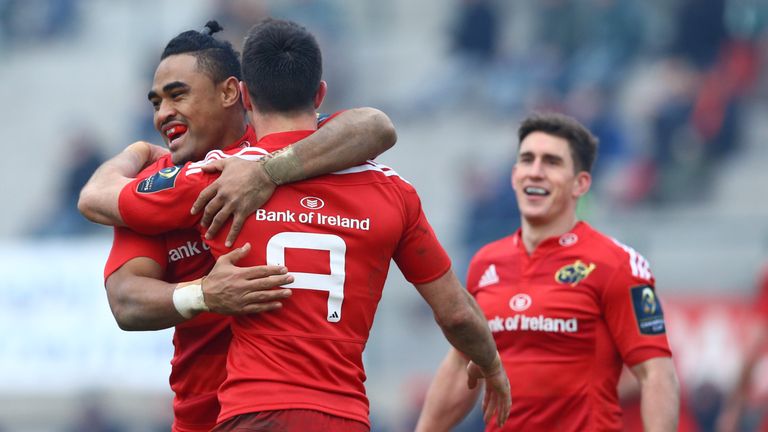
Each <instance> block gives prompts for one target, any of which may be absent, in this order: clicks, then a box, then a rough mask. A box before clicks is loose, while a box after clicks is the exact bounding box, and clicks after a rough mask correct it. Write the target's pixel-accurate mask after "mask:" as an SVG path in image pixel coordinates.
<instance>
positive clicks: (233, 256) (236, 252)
mask: <svg viewBox="0 0 768 432" xmlns="http://www.w3.org/2000/svg"><path fill="white" fill-rule="evenodd" d="M250 251H251V244H250V243H246V244H244V245H242V246H240V247H239V248H237V249H233V250H232V251H231V252H229V253H226V254H224V255H222V256H220V257H219V259H218V260H217V261H221V262H228V263H230V264H236V263H237V262H238V261H240V260H241V259H242V258H243V257H244V256H246V255H248V253H249V252H250Z"/></svg>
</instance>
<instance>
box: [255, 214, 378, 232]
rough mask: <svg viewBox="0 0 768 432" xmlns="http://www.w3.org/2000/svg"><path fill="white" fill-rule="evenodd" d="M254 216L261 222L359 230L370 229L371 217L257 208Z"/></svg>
mask: <svg viewBox="0 0 768 432" xmlns="http://www.w3.org/2000/svg"><path fill="white" fill-rule="evenodd" d="M255 217H256V220H257V221H262V222H294V223H295V222H298V223H301V224H307V225H328V226H338V227H342V228H350V229H356V230H361V231H369V230H370V229H371V218H365V219H356V218H348V217H344V216H341V215H339V214H334V215H327V214H323V213H320V212H315V211H309V212H302V213H296V212H294V211H291V210H283V211H274V210H264V209H258V210H256V213H255Z"/></svg>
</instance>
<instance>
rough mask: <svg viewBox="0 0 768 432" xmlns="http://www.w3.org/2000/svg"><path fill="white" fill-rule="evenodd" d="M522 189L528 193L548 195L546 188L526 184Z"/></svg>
mask: <svg viewBox="0 0 768 432" xmlns="http://www.w3.org/2000/svg"><path fill="white" fill-rule="evenodd" d="M523 190H524V191H525V193H527V194H528V195H542V196H544V195H549V192H548V191H547V190H546V189H543V188H539V187H533V186H528V187H527V188H525V189H523Z"/></svg>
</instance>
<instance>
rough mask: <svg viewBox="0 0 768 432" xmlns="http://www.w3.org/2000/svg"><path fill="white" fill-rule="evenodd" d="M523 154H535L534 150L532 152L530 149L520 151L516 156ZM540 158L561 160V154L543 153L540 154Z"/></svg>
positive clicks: (531, 155) (533, 155) (529, 155)
mask: <svg viewBox="0 0 768 432" xmlns="http://www.w3.org/2000/svg"><path fill="white" fill-rule="evenodd" d="M523 156H527V157H534V158H535V157H536V154H535V153H534V152H532V151H525V152H521V153H520V155H519V156H518V157H523ZM541 158H542V159H546V160H550V161H553V160H557V161H562V160H563V157H562V156H560V155H557V154H554V153H544V154H542V155H541Z"/></svg>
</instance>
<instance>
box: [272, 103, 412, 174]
mask: <svg viewBox="0 0 768 432" xmlns="http://www.w3.org/2000/svg"><path fill="white" fill-rule="evenodd" d="M396 141H397V134H396V132H395V128H394V126H393V125H392V122H391V121H390V119H389V117H387V115H386V114H384V113H382V112H381V111H379V110H377V109H374V108H356V109H351V110H348V111H345V112H343V113H341V114H339V115H338V116H336V117H335V118H333V119H332V120H330V121H328V122H327V123H326V124H325V125H323V127H322V128H320V129H318V130H317V131H316V132H315V133H314V134H312V135H310V136H309V137H307V138H306V139H304V140H302V141H299V142H297V143H296V144H294V145H292V146H289V147H287V148H286V149H285V150H284V151H282V152H278V153H275V155H274V156H273V157H271V158H269V159H267V160H265V162H264V169H265V170H266V172H267V174H269V176H270V178H271V179H272V181H273V182H274V183H275V184H277V185H281V184H285V183H291V182H295V181H299V180H303V179H306V178H310V177H316V176H319V175H322V174H327V173H330V172H334V171H339V170H342V169H345V168H349V167H351V166H355V165H359V164H362V163H364V162H365V161H366V160H368V159H373V158H375V157H376V156H378V155H380V154H381V153H383V152H385V151H386V150H387V149H389V148H391V147H392V146H393V145H394V144H395V142H396Z"/></svg>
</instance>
